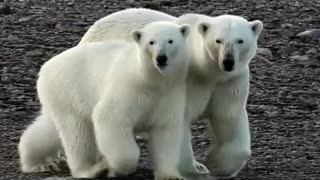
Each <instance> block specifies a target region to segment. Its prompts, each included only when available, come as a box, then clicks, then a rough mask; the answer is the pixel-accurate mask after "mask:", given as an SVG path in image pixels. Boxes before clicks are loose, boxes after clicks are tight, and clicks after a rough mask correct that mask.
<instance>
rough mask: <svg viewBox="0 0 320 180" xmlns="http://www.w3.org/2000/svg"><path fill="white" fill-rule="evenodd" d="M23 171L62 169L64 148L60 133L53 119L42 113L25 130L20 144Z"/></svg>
mask: <svg viewBox="0 0 320 180" xmlns="http://www.w3.org/2000/svg"><path fill="white" fill-rule="evenodd" d="M18 149H19V155H20V163H21V168H22V171H23V172H26V173H30V172H47V171H51V170H54V171H60V168H59V167H58V165H59V163H60V162H61V161H63V160H64V159H63V157H62V156H61V154H60V153H61V152H62V150H63V148H62V143H61V140H60V138H59V134H58V131H57V129H56V128H55V125H54V124H53V122H52V120H51V119H50V118H49V116H47V115H46V114H43V113H42V114H41V115H40V116H38V117H37V118H36V120H35V121H34V122H33V123H32V124H31V125H29V126H28V127H27V129H26V130H25V131H24V132H23V134H22V136H21V138H20V143H19V146H18Z"/></svg>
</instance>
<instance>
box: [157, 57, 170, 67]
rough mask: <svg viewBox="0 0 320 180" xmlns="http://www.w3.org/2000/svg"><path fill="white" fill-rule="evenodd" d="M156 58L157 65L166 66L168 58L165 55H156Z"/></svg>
mask: <svg viewBox="0 0 320 180" xmlns="http://www.w3.org/2000/svg"><path fill="white" fill-rule="evenodd" d="M156 60H157V63H158V64H157V65H158V66H166V65H167V60H168V58H167V56H166V55H159V56H157V58H156Z"/></svg>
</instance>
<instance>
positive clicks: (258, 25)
mask: <svg viewBox="0 0 320 180" xmlns="http://www.w3.org/2000/svg"><path fill="white" fill-rule="evenodd" d="M249 23H250V26H251V29H252V31H253V33H254V35H255V36H256V37H258V36H259V35H260V33H261V31H262V29H263V23H262V22H261V21H259V20H255V21H251V22H249Z"/></svg>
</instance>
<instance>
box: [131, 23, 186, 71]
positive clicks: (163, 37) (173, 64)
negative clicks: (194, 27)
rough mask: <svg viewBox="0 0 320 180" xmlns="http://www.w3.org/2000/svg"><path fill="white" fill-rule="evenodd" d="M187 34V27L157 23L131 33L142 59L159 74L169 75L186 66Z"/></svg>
mask: <svg viewBox="0 0 320 180" xmlns="http://www.w3.org/2000/svg"><path fill="white" fill-rule="evenodd" d="M189 32H190V27H189V25H178V24H176V23H173V22H168V21H157V22H152V23H150V24H147V25H146V26H145V27H144V28H142V29H141V30H136V31H133V32H132V37H133V40H134V41H135V42H136V43H137V44H138V46H139V47H140V49H141V55H142V56H143V57H142V59H144V60H145V61H148V62H149V64H151V63H152V65H153V67H156V69H157V70H158V71H159V72H160V73H161V74H171V73H177V72H178V71H179V69H180V68H187V66H188V58H187V49H186V38H187V37H188V34H189Z"/></svg>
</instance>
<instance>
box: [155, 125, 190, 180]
mask: <svg viewBox="0 0 320 180" xmlns="http://www.w3.org/2000/svg"><path fill="white" fill-rule="evenodd" d="M182 133H183V132H182V127H181V125H175V126H169V125H168V126H165V127H157V128H154V129H153V130H152V132H151V138H150V149H151V155H152V159H153V163H154V168H155V172H154V175H155V180H184V179H185V178H184V177H182V176H181V175H180V172H179V170H178V164H179V160H180V153H181V141H182Z"/></svg>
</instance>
